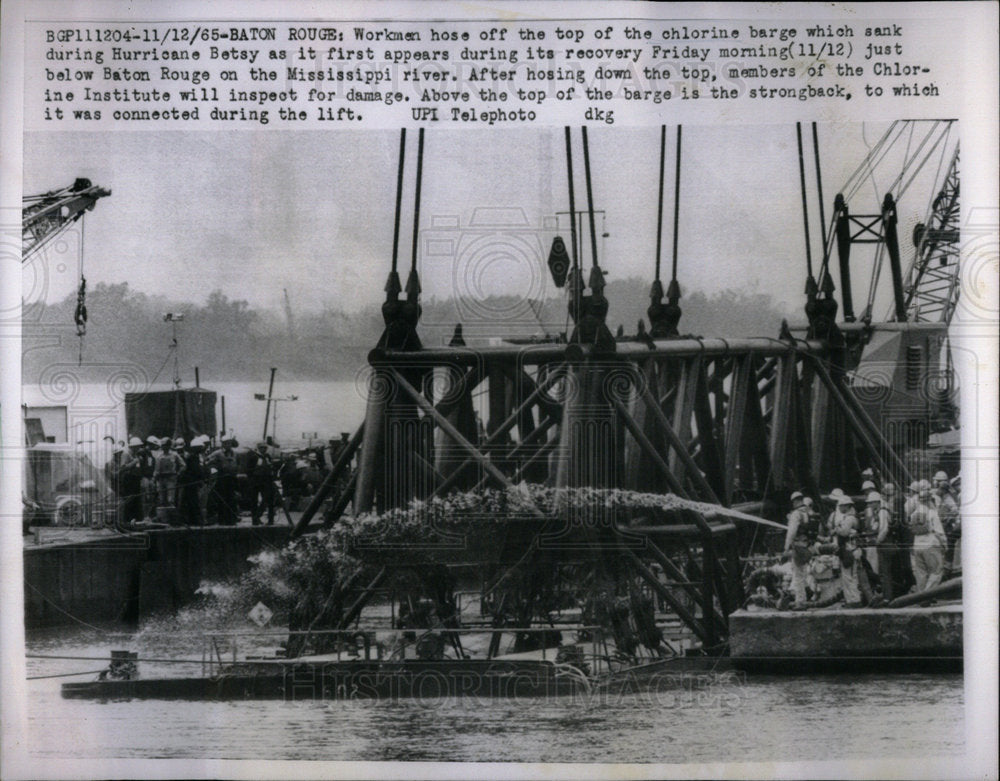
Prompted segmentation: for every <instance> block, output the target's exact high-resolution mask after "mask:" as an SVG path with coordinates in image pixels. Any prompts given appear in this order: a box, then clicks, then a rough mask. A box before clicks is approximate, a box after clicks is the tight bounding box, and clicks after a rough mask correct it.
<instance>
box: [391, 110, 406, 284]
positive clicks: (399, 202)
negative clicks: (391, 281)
mask: <svg viewBox="0 0 1000 781" xmlns="http://www.w3.org/2000/svg"><path fill="white" fill-rule="evenodd" d="M405 161H406V128H405V127H404V128H403V129H402V130H401V131H400V134H399V170H398V172H397V174H396V218H395V222H394V225H393V229H392V269H391V272H390V273H391V274H392V275H394V276H397V277H398V273H397V271H396V258H397V256H398V254H399V218H400V214H401V212H402V207H403V166H404V163H405Z"/></svg>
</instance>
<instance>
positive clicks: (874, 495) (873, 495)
mask: <svg viewBox="0 0 1000 781" xmlns="http://www.w3.org/2000/svg"><path fill="white" fill-rule="evenodd" d="M865 501H866V502H867V503H868V504H871V503H872V502H881V501H882V494H880V493H879V492H878V491H871V492H870V493H869V494H868V496H867V497H866V498H865Z"/></svg>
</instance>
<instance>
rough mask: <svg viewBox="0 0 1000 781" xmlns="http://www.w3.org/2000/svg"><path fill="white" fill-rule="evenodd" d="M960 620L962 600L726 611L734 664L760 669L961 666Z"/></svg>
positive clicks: (797, 670)
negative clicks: (912, 604)
mask: <svg viewBox="0 0 1000 781" xmlns="http://www.w3.org/2000/svg"><path fill="white" fill-rule="evenodd" d="M962 623H963V622H962V605H961V604H939V605H934V606H931V607H904V608H874V609H873V608H858V609H848V608H831V609H817V610H803V611H787V610H786V611H777V610H768V611H763V610H762V611H755V612H751V611H746V610H740V611H737V612H735V613H733V614H732V615H731V616H730V617H729V630H730V635H729V648H730V653H731V656H732V660H733V663H734V664H735V665H736V666H738V667H740V668H743V669H748V670H757V671H763V672H773V673H789V674H798V673H800V672H806V671H817V670H819V671H829V672H840V671H886V672H918V671H954V672H958V671H961V669H962Z"/></svg>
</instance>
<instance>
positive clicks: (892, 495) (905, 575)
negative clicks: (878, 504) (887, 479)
mask: <svg viewBox="0 0 1000 781" xmlns="http://www.w3.org/2000/svg"><path fill="white" fill-rule="evenodd" d="M903 502H904V499H903V495H902V494H901V493H900V492H899V490H898V489H897V488H896V484H895V483H886V484H885V485H883V486H882V505H883V507H885V509H886V510H887V511H888V513H889V542H890V546H891V549H892V557H891V558H892V593H893V594H894V595H895V596H899V595H900V594H905V593H907V592H908V591H909V590H910V589H911V588H913V584H914V583H915V581H914V579H913V570H912V569H911V567H910V549H911V548H912V546H913V535H912V534H910V527H909V526H908V525H907V523H906V513H905V511H904V510H903Z"/></svg>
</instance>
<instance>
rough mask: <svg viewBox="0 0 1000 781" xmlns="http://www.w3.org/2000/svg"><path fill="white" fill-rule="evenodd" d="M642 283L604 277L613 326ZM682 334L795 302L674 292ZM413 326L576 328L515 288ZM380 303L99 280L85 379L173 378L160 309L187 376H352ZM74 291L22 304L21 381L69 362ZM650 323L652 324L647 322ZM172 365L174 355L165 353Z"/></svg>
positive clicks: (729, 326)
mask: <svg viewBox="0 0 1000 781" xmlns="http://www.w3.org/2000/svg"><path fill="white" fill-rule="evenodd" d="M648 293H649V283H648V282H646V281H644V280H641V279H637V278H630V279H624V280H615V281H611V282H609V284H608V287H607V288H606V290H605V295H606V296H607V298H608V300H609V301H610V304H611V308H610V313H609V315H608V325H609V327H610V328H611V330H612V331H615V330H617V328H618V326H619V324H621V325H622V326H623V327H624V331H625V333H626V334H634V333H635V332H636V326H637V323H638V320H639V319H640V318H641V319H643V320H646V308H647V307H648V306H649V298H648ZM680 303H681V308H682V310H683V316H682V318H681V322H680V331H681V333H682V334H688V333H690V334H697V335H700V336H733V335H760V336H777V335H778V329H779V327H780V325H781V320H782V318H788V319H790V320H792V321H797V320H804V315H802V313H801V310H798V311H796V310H794V309H792V308H791V307H790V306H789V305H788V304H786V303H785V302H781V301H777V300H775V298H774V297H773V296H771V295H770V294H767V293H762V292H760V291H757V290H753V289H750V290H724V291H721V292H718V293H714V294H712V295H706V294H704V293H701V292H698V291H689V292H687V293H686V294H685V295H684V297H683V298H682V299H681V302H680ZM421 304H422V306H423V315H422V317H421V324H420V327H419V332H420V335H421V339H422V340H423V342H424V344H425V345H440V344H447V343H448V341H449V339H450V337H451V334H452V332H453V329H454V326H455V324H456V323H462V325H463V329H464V332H465V336H466V340H467V341H468V342H469V343H470V344H471V343H473V342H474V341H475V340H478V339H488V338H494V337H503V336H508V337H513V336H517V337H528V336H541V335H550V336H558V335H559V334H561V333H565V332H566V331H567V330H572V324H571V323H569V322H568V318H567V314H566V300H565V298H564V296H562V295H560V296H558V297H552V298H548V299H545V300H543V301H535V302H526V301H524V300H523V299H517V298H515V297H513V296H495V297H490V298H486V299H478V300H471V299H456V298H447V299H435V298H428V299H425V300H423V301H422V302H421ZM380 306H381V302H377V303H373V304H371V305H368V306H365V307H363V308H361V309H358V310H355V311H350V312H347V311H343V310H338V309H333V308H329V307H328V308H324V309H321V310H308V311H301V310H300V311H293V312H292V317H291V318H288V317H287V315H286V313H285V312H284V311H282V310H278V309H266V308H254V307H252V306H251V305H250V304H249V303H248V302H247V301H245V300H242V299H231V298H229V297H228V295H226V294H225V293H223V292H222V291H220V290H215V291H212V292H211V293H210V294H209V295H208V297H207V298H206V299H205V301H204V303H194V302H177V301H171V300H169V299H167V298H165V297H163V296H159V295H150V294H147V293H144V292H141V291H138V290H134V289H132V288H131V287H129V285H128V283H124V282H123V283H119V284H107V283H98V284H97V285H95V286H94V287H93V288H92V289H91V290H90V291H89V292H88V294H87V308H88V311H89V321H88V324H87V333H86V335H85V337H84V341H83V362H82V365H81V366H80V368H79V373H80V376H81V379H82V380H83V381H94V382H99V381H103V380H104V379H105V377H106V376H107V374H108V373H109V371H110V370H112V369H113V367H115V366H120V365H122V364H138V365H140V366H142V367H143V368H144V370H145V372H146V375H147V377H149V378H153V377H154V376H157V374H159V376H158V381H160V382H164V381H169V380H170V379H171V377H172V373H173V367H172V365H171V366H167V365H166V362H167V359H168V356H169V354H170V353H169V349H170V344H171V339H172V337H173V332H172V328H171V324H170V323H166V322H164V320H163V316H164V314H165V313H167V312H183V313H184V321H183V322H182V323H180V324H179V325H178V327H177V332H178V342H179V355H180V371H181V377H182V381H183V384H185V385H190V384H192V383H193V380H194V370H193V367H195V366H198V367H199V369H200V372H201V377H202V381H203V382H204V383H205V384H206V385H211V383H212V382H224V381H239V380H257V379H260V378H261V377H262V376H266V373H267V371H268V369H269V367H271V366H277V367H279V369H280V371H281V373H282V376H283V377H285V378H286V379H301V380H309V379H349V378H352V377H354V376H355V374H356V373H357V371H358V369H359V368H360V367H361V366H363V365H364V364H365V361H366V356H367V354H368V351H369V350H370V349H371V348H372V347H373V346H374V345H375V343H376V341H377V340H378V338H379V336H380V334H381V333H382V325H383V324H382V315H381V311H380ZM75 308H76V296H75V294H73V295H71V296H67V297H66V298H65V299H64V300H62V301H59V302H57V303H54V304H48V305H45V304H32V305H26V306H25V309H24V316H23V322H24V329H23V382H25V383H30V382H37V381H38V380H39V379H40V377H41V376H42V373H43V372H44V371H45V369H46V367H49V366H52V365H53V364H60V365H74V366H75V365H76V364H77V362H78V357H79V349H80V344H79V341H78V339H77V337H76V329H75V326H74V322H73V314H74V310H75ZM647 326H648V322H647ZM171 363H172V362H171Z"/></svg>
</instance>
